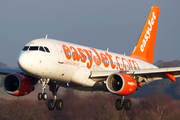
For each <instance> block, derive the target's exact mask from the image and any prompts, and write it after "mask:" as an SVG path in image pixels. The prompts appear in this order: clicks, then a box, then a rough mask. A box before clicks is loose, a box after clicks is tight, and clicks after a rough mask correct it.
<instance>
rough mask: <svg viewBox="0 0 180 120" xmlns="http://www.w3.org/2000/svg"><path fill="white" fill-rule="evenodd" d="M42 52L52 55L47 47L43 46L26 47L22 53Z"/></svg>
mask: <svg viewBox="0 0 180 120" xmlns="http://www.w3.org/2000/svg"><path fill="white" fill-rule="evenodd" d="M28 49H29V51H42V52H48V53H50V51H49V49H48V48H47V47H43V46H24V48H23V49H22V51H28Z"/></svg>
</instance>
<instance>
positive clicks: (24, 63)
mask: <svg viewBox="0 0 180 120" xmlns="http://www.w3.org/2000/svg"><path fill="white" fill-rule="evenodd" d="M159 10H160V8H158V7H155V6H153V7H152V8H151V11H150V13H149V17H148V18H147V21H146V23H145V26H144V29H143V31H142V33H141V36H140V38H139V41H138V43H137V45H136V46H135V49H134V51H133V52H132V54H131V55H129V56H125V55H121V54H117V53H112V52H109V51H103V50H99V49H95V48H90V47H85V46H81V45H77V44H72V43H68V42H63V41H58V40H54V39H49V38H47V37H46V38H41V39H35V40H32V41H30V42H29V43H27V44H26V45H25V46H24V48H23V49H22V51H21V52H20V54H19V57H18V61H17V62H18V65H19V68H20V69H21V70H19V69H3V68H1V69H0V74H4V75H6V77H5V78H4V81H3V87H4V90H5V91H6V92H7V93H8V94H10V95H14V96H24V95H28V94H29V93H31V92H32V91H33V90H34V85H36V84H37V82H38V81H41V83H42V91H40V93H39V94H38V99H39V100H46V99H47V94H46V92H45V88H46V86H47V85H49V90H50V91H51V92H52V95H53V99H49V101H48V105H47V106H48V109H49V110H53V109H54V108H55V107H56V109H57V110H62V109H63V106H64V104H63V101H62V100H61V99H57V92H58V89H59V86H62V87H65V88H73V89H78V90H82V91H104V92H110V93H112V94H115V95H119V96H121V99H117V100H116V102H115V107H116V109H117V110H121V109H122V108H124V109H125V110H130V109H131V101H130V99H125V96H127V95H130V94H133V93H134V92H136V90H137V89H138V87H142V86H143V85H145V84H148V83H150V82H152V81H155V80H161V79H164V78H169V79H170V80H172V81H173V82H175V78H176V77H180V67H173V68H158V67H157V66H155V65H153V64H152V63H153V55H154V47H155V40H156V31H157V26H158V18H159Z"/></svg>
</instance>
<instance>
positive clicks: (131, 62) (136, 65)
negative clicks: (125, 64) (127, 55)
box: [128, 59, 139, 70]
mask: <svg viewBox="0 0 180 120" xmlns="http://www.w3.org/2000/svg"><path fill="white" fill-rule="evenodd" d="M128 61H129V64H131V67H133V65H134V69H135V70H136V69H139V65H138V64H137V62H136V61H134V60H130V59H128ZM132 69H133V68H132Z"/></svg>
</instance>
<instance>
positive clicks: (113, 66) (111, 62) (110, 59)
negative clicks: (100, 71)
mask: <svg viewBox="0 0 180 120" xmlns="http://www.w3.org/2000/svg"><path fill="white" fill-rule="evenodd" d="M105 53H106V55H107V56H108V57H109V61H110V64H111V68H112V69H114V68H115V67H116V65H114V64H113V60H112V58H111V57H112V56H111V55H110V54H108V53H107V52H105Z"/></svg>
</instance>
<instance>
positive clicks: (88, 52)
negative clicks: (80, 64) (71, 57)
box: [83, 49, 93, 69]
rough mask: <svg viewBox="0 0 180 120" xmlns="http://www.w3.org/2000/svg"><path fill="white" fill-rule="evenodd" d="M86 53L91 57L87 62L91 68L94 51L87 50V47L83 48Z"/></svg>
mask: <svg viewBox="0 0 180 120" xmlns="http://www.w3.org/2000/svg"><path fill="white" fill-rule="evenodd" d="M83 50H84V51H85V53H86V55H87V56H88V58H89V62H87V68H88V69H90V68H91V66H92V62H93V59H92V52H91V51H90V50H86V49H83Z"/></svg>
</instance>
